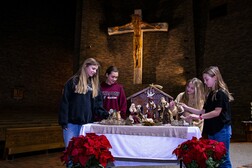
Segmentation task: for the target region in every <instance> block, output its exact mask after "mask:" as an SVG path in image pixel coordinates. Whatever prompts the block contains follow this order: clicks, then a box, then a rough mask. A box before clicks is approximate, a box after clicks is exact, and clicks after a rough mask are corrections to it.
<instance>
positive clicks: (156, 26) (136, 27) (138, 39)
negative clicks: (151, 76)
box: [108, 10, 168, 84]
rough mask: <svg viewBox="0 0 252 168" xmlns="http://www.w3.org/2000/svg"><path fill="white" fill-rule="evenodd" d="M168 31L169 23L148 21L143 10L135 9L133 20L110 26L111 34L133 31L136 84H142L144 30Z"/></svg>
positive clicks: (109, 31)
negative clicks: (142, 12)
mask: <svg viewBox="0 0 252 168" xmlns="http://www.w3.org/2000/svg"><path fill="white" fill-rule="evenodd" d="M144 31H168V24H167V23H152V24H149V23H146V22H143V21H142V16H141V10H135V14H133V15H131V22H130V23H128V24H125V25H123V26H116V27H112V28H108V33H109V35H114V34H123V33H129V32H133V33H134V36H133V60H134V79H133V83H134V84H142V63H143V57H142V55H143V54H142V52H143V32H144Z"/></svg>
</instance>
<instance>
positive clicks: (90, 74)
mask: <svg viewBox="0 0 252 168" xmlns="http://www.w3.org/2000/svg"><path fill="white" fill-rule="evenodd" d="M97 70H98V65H89V66H87V67H86V73H87V75H88V77H93V76H94V75H95V74H96V72H97Z"/></svg>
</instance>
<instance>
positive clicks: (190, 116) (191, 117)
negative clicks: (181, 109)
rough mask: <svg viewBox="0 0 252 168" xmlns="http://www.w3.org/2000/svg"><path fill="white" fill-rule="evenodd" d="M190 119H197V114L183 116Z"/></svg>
mask: <svg viewBox="0 0 252 168" xmlns="http://www.w3.org/2000/svg"><path fill="white" fill-rule="evenodd" d="M191 119H199V115H197V114H190V115H188V116H186V117H185V120H191Z"/></svg>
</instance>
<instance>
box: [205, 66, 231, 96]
mask: <svg viewBox="0 0 252 168" xmlns="http://www.w3.org/2000/svg"><path fill="white" fill-rule="evenodd" d="M203 74H207V75H209V76H211V77H214V76H216V82H215V85H214V87H213V89H212V88H207V86H206V90H207V91H208V92H207V94H208V93H209V92H210V91H211V90H212V91H213V97H212V100H214V99H216V93H217V91H218V90H219V89H221V90H222V91H223V92H224V93H225V94H226V95H227V96H228V99H229V101H233V100H234V97H233V96H232V94H231V93H230V92H229V90H228V87H227V85H226V83H225V82H224V80H223V78H222V76H221V73H220V70H219V68H218V67H217V66H210V67H208V68H206V69H205V70H204V71H203Z"/></svg>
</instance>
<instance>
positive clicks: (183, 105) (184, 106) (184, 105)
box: [178, 102, 188, 110]
mask: <svg viewBox="0 0 252 168" xmlns="http://www.w3.org/2000/svg"><path fill="white" fill-rule="evenodd" d="M178 105H180V106H182V107H183V108H184V109H185V110H187V109H188V106H187V105H186V104H185V103H180V102H179V103H178Z"/></svg>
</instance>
